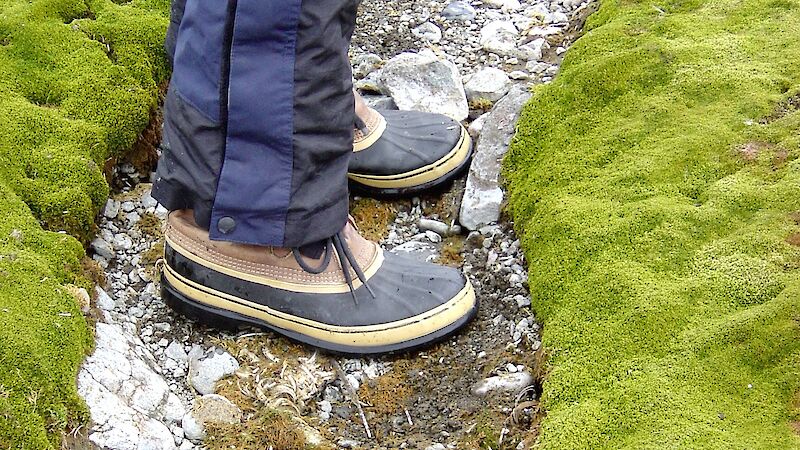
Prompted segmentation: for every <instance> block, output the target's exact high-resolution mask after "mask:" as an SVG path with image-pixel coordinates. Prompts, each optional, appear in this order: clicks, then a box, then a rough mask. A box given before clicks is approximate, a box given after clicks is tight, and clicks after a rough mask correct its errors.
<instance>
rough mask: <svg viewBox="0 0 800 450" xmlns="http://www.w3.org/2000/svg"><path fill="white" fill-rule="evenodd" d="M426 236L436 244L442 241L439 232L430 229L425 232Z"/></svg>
mask: <svg viewBox="0 0 800 450" xmlns="http://www.w3.org/2000/svg"><path fill="white" fill-rule="evenodd" d="M425 236H426V237H427V238H428V240H430V241H431V242H433V243H434V244H438V243H439V242H442V236H441V235H439V233H437V232H435V231H431V230H428V231H426V232H425Z"/></svg>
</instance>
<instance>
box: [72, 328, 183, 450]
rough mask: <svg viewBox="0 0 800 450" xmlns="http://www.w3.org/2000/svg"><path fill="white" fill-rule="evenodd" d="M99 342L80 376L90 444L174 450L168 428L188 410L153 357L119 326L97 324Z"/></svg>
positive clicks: (122, 449)
mask: <svg viewBox="0 0 800 450" xmlns="http://www.w3.org/2000/svg"><path fill="white" fill-rule="evenodd" d="M95 337H96V342H95V351H94V353H93V354H92V355H91V356H89V357H88V358H86V361H85V362H84V364H83V366H82V367H81V370H80V372H79V373H78V393H79V394H80V395H81V396H82V397H83V399H84V400H85V401H86V404H87V406H88V407H89V412H90V414H91V416H92V425H91V428H90V429H89V440H90V441H92V442H93V443H95V444H96V445H98V446H99V447H101V448H108V449H114V450H144V449H159V450H161V449H163V450H167V449H174V448H175V440H174V438H173V436H172V433H171V432H170V430H169V427H168V425H169V424H170V423H172V422H174V421H175V420H177V419H178V418H179V417H180V413H181V412H182V411H183V405H182V404H181V402H180V400H179V399H178V398H177V396H175V395H174V394H172V393H171V392H170V391H169V387H168V385H167V383H166V382H165V381H164V379H163V378H162V377H161V376H160V375H159V374H157V373H156V372H155V371H154V370H153V368H152V367H153V366H154V364H155V360H154V359H153V356H152V355H151V354H150V353H149V352H148V351H147V350H146V349H145V348H144V344H143V343H142V342H141V341H137V340H138V338H136V337H133V336H131V335H129V334H127V333H126V332H125V331H124V330H123V329H122V328H121V327H119V326H118V325H112V324H107V323H102V322H99V323H97V325H96V333H95Z"/></svg>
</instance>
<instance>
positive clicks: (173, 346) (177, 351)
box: [164, 341, 189, 362]
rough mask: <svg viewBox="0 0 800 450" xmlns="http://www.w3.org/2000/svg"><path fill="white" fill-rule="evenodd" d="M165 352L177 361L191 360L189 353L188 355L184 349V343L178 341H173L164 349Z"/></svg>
mask: <svg viewBox="0 0 800 450" xmlns="http://www.w3.org/2000/svg"><path fill="white" fill-rule="evenodd" d="M164 354H165V355H167V357H168V358H171V359H174V360H175V361H181V362H188V361H189V355H187V354H186V351H185V350H184V349H183V344H181V343H180V342H178V341H172V342H171V343H170V344H169V345H168V346H167V348H166V349H165V350H164Z"/></svg>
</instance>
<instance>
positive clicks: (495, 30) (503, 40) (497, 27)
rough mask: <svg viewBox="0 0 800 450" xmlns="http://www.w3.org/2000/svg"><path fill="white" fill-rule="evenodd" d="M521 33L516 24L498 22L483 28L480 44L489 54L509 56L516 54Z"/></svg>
mask: <svg viewBox="0 0 800 450" xmlns="http://www.w3.org/2000/svg"><path fill="white" fill-rule="evenodd" d="M518 34H519V31H518V30H517V27H516V26H515V25H514V22H511V21H507V20H496V21H494V22H489V23H488V24H486V25H484V26H483V28H481V37H480V44H481V47H483V49H484V50H486V51H487V52H492V53H497V54H498V55H500V56H507V55H511V54H513V53H515V50H516V48H517V35H518Z"/></svg>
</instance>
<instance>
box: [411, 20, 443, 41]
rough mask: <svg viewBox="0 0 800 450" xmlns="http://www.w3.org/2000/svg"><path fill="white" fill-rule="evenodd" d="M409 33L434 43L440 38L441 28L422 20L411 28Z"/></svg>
mask: <svg viewBox="0 0 800 450" xmlns="http://www.w3.org/2000/svg"><path fill="white" fill-rule="evenodd" d="M411 34H413V35H414V36H416V37H418V38H420V39H425V40H426V41H428V42H431V43H433V44H436V43H438V42H439V41H441V40H442V30H441V29H439V27H437V26H436V25H435V24H432V23H430V22H424V23H423V24H421V25H419V26H417V27H415V28H414V29H413V30H411Z"/></svg>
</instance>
